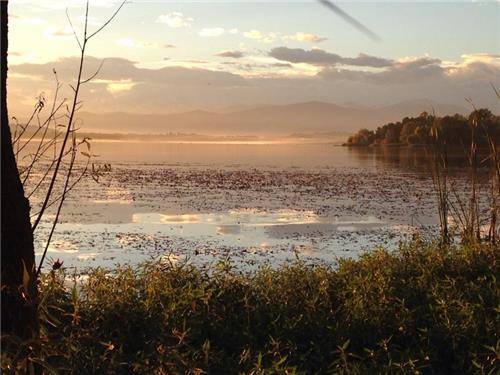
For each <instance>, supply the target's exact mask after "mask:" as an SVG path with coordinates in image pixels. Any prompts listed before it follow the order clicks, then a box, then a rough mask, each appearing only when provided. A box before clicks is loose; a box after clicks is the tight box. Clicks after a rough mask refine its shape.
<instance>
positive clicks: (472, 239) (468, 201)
mask: <svg viewBox="0 0 500 375" xmlns="http://www.w3.org/2000/svg"><path fill="white" fill-rule="evenodd" d="M431 118H432V119H433V121H434V123H433V124H432V126H431V129H432V133H431V135H432V138H433V146H432V149H431V154H432V160H433V163H432V177H433V181H434V187H435V192H436V195H437V211H438V216H439V224H440V238H441V242H442V243H444V244H447V243H449V242H450V241H452V240H453V239H454V238H455V237H456V236H457V235H458V236H460V238H461V242H462V243H477V242H482V241H487V242H491V243H493V244H494V243H496V240H497V237H498V232H499V229H500V228H499V225H498V222H497V217H498V213H499V203H498V202H499V199H500V184H499V181H500V157H499V152H498V147H497V144H496V143H495V140H494V137H492V136H491V134H489V133H488V129H487V127H486V126H484V124H483V121H484V119H483V118H482V112H481V110H477V109H476V108H475V107H474V111H473V112H472V113H471V115H470V117H469V128H470V144H468V145H463V147H464V152H465V155H466V157H467V166H466V168H467V171H468V172H467V185H466V188H467V189H468V197H466V196H464V194H463V192H462V191H459V190H458V189H457V188H456V186H454V185H453V184H450V182H449V173H450V168H449V165H448V146H447V144H446V139H445V137H443V135H442V134H441V129H440V126H439V123H438V122H436V117H435V116H432V117H431ZM480 132H481V133H482V135H484V136H485V137H486V139H487V144H488V148H489V149H488V151H487V152H488V156H487V157H486V158H484V159H483V160H481V159H480V156H479V150H478V142H477V138H478V133H480ZM485 169H489V172H488V173H484V171H485ZM485 174H486V175H487V176H488V180H489V185H490V189H489V193H490V197H489V203H488V204H489V209H488V212H489V217H487V216H486V217H485V215H484V214H483V213H482V211H481V207H480V205H481V202H480V201H481V199H480V194H481V184H480V181H479V180H480V176H482V175H485ZM450 222H451V223H453V224H454V228H453V230H452V228H450ZM485 227H487V230H485Z"/></svg>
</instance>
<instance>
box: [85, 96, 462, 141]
mask: <svg viewBox="0 0 500 375" xmlns="http://www.w3.org/2000/svg"><path fill="white" fill-rule="evenodd" d="M433 110H434V111H435V112H436V113H437V114H439V115H444V114H455V113H462V114H466V113H468V112H469V111H467V109H465V108H462V107H457V106H452V105H446V104H441V103H435V102H432V101H428V100H417V101H407V102H401V103H396V104H393V105H390V106H385V107H379V108H364V107H363V108H361V107H351V106H340V105H337V104H333V103H324V102H317V101H312V102H306V103H295V104H288V105H269V106H259V107H256V108H251V109H244V110H238V111H232V112H227V113H226V112H225V113H216V112H208V111H201V110H198V111H189V112H182V113H174V114H135V113H123V112H114V113H100V114H96V113H89V112H82V113H81V114H80V117H81V118H82V119H83V120H84V129H85V131H94V132H111V133H117V132H118V133H143V134H144V133H151V134H165V133H185V134H187V133H197V134H208V135H260V136H262V135H273V136H276V135H289V134H292V133H317V132H354V131H357V130H358V129H360V128H364V127H365V128H369V129H374V128H376V127H378V126H381V125H383V124H385V123H387V122H390V121H398V120H400V119H401V118H403V117H405V116H416V115H418V114H420V113H421V112H423V111H427V112H432V111H433Z"/></svg>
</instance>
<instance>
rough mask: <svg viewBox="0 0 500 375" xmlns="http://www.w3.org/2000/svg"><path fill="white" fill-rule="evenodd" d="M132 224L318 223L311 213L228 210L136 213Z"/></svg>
mask: <svg viewBox="0 0 500 375" xmlns="http://www.w3.org/2000/svg"><path fill="white" fill-rule="evenodd" d="M132 222H134V223H138V224H188V223H189V224H210V225H224V226H225V227H227V226H234V225H278V224H309V223H316V222H319V218H318V216H317V215H316V214H314V212H312V211H297V210H277V211H274V212H267V211H263V210H257V209H241V210H229V211H228V212H221V213H208V214H180V215H166V214H159V213H136V214H134V215H132Z"/></svg>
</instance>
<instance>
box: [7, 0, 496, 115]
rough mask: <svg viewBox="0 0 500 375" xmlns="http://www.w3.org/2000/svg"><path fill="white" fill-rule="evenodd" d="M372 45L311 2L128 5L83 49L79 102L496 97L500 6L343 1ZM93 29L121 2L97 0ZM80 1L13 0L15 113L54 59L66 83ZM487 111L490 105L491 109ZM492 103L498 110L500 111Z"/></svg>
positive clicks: (118, 107)
mask: <svg viewBox="0 0 500 375" xmlns="http://www.w3.org/2000/svg"><path fill="white" fill-rule="evenodd" d="M337 3H338V5H339V6H341V7H342V8H343V9H344V10H345V11H347V12H348V13H349V14H350V15H352V16H353V17H355V18H356V19H358V20H359V21H361V22H362V23H363V24H364V25H366V26H367V27H368V28H370V29H371V30H373V31H374V32H375V33H377V34H378V35H379V36H380V38H381V41H379V42H374V41H372V40H371V39H369V38H368V37H367V36H365V35H364V34H362V33H360V32H359V31H358V30H356V29H354V28H353V27H352V26H351V25H350V24H348V23H346V22H345V21H343V20H342V19H341V18H339V17H338V16H337V15H336V14H334V13H332V12H331V11H329V10H328V9H326V8H325V7H324V6H322V5H321V4H320V3H319V2H317V1H305V0H303V1H274V2H268V1H244V2H242V1H217V2H214V1H182V2H174V1H159V0H157V1H141V0H135V1H133V2H130V3H128V4H126V5H125V6H124V7H123V9H122V11H121V12H120V14H119V15H118V17H117V18H116V19H115V20H114V21H113V23H112V24H110V25H109V26H108V28H107V29H106V30H105V31H103V32H102V33H101V34H100V35H99V36H98V37H97V38H96V39H94V40H92V41H91V42H90V45H89V48H88V56H89V58H88V60H87V68H88V69H87V72H88V73H89V74H90V73H91V72H92V70H93V69H95V67H97V66H98V65H99V62H100V61H101V59H105V62H104V67H103V69H102V71H101V74H100V75H99V76H98V77H97V79H96V80H95V81H94V82H93V83H90V84H88V85H87V86H86V88H85V90H84V92H83V96H82V99H83V100H84V101H85V109H86V110H88V111H92V112H103V111H125V112H126V111H130V112H144V113H145V112H156V113H158V112H173V111H182V110H187V109H198V108H199V109H210V110H220V109H224V108H231V107H235V108H236V107H242V106H252V105H256V104H275V103H276V104H278V103H280V104H281V103H292V102H300V101H309V100H323V101H331V102H336V103H339V104H345V103H354V104H357V105H367V106H373V105H385V104H392V103H396V102H398V101H404V100H410V99H420V98H427V99H432V100H436V101H439V102H444V103H452V104H458V105H463V106H466V103H465V101H464V97H472V98H473V99H474V100H475V101H476V102H477V103H478V104H479V105H487V106H490V107H493V106H494V105H495V103H496V101H495V98H494V94H493V91H492V89H491V86H490V83H494V84H496V85H497V86H500V75H499V72H500V3H499V2H497V1H488V2H481V1H473V2H471V1H461V2H458V1H454V2H449V1H446V2H440V3H436V2H430V1H428V2H422V1H421V2H417V3H415V2H407V1H399V2H392V1H386V2H372V1H368V2H367V1H365V2H362V3H361V2H355V1H350V2H337ZM90 4H91V9H90V13H91V15H90V19H89V24H90V26H89V27H90V29H91V30H93V29H95V28H97V27H98V26H99V25H100V24H101V23H102V21H103V20H104V19H106V17H107V16H109V15H110V14H112V12H113V10H114V9H115V7H116V5H117V3H116V2H115V1H97V0H95V1H91V2H90ZM82 5H83V3H82V2H81V1H55V0H54V1H47V0H46V1H26V0H17V1H16V0H11V1H10V21H9V22H10V29H9V32H10V34H9V36H10V45H9V48H10V53H9V65H10V71H9V72H10V78H9V105H10V108H11V111H14V112H16V111H17V112H21V113H23V112H25V111H26V110H27V109H28V108H29V107H31V106H32V104H33V101H34V98H35V97H36V95H37V93H38V92H40V91H43V92H44V93H45V95H46V96H47V97H50V95H51V94H52V90H51V85H52V81H53V79H52V68H55V69H56V70H57V72H58V74H59V76H60V79H61V80H62V81H64V82H67V83H70V82H71V79H72V78H74V73H75V69H76V64H77V61H76V58H75V56H76V55H77V54H78V52H79V51H78V46H77V44H76V41H75V38H74V36H73V35H72V32H71V29H70V27H69V23H68V21H67V19H66V13H65V9H66V8H68V12H69V14H70V16H71V18H72V20H73V23H74V25H75V26H76V29H77V32H81V31H82V27H83V24H82V21H83V17H82V16H83V12H84V8H83V7H82ZM493 109H495V108H493ZM497 112H498V110H497Z"/></svg>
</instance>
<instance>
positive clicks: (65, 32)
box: [43, 26, 73, 39]
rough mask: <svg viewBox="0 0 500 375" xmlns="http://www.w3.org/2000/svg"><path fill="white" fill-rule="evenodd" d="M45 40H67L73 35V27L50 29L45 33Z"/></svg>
mask: <svg viewBox="0 0 500 375" xmlns="http://www.w3.org/2000/svg"><path fill="white" fill-rule="evenodd" d="M43 35H44V37H45V38H50V39H53V38H67V37H70V36H72V35H73V30H72V29H71V27H69V26H67V27H48V28H46V29H45V30H44V31H43Z"/></svg>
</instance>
